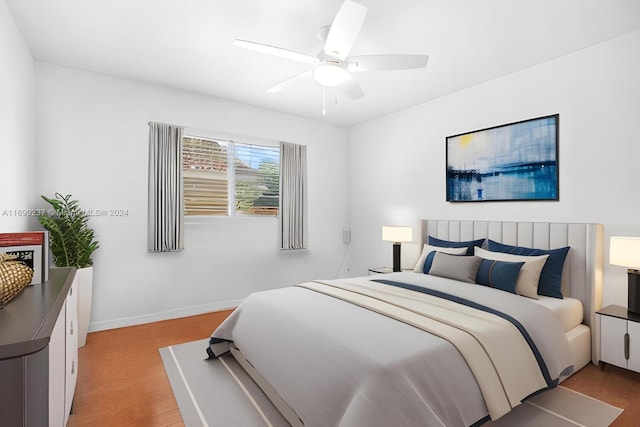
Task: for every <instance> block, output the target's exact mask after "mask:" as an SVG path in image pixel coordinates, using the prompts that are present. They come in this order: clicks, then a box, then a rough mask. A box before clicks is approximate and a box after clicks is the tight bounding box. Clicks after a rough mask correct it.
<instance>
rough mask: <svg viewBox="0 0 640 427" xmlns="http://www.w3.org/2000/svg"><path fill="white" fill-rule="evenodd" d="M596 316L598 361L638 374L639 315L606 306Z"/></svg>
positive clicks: (639, 350) (616, 307) (639, 351)
mask: <svg viewBox="0 0 640 427" xmlns="http://www.w3.org/2000/svg"><path fill="white" fill-rule="evenodd" d="M596 316H597V318H598V322H597V323H598V324H599V325H600V328H599V329H600V330H599V331H598V333H599V334H600V361H601V362H605V363H610V364H612V365H615V366H618V367H620V368H625V369H629V370H632V371H635V372H640V315H638V314H636V313H633V312H630V311H628V310H627V308H626V307H621V306H619V305H608V306H606V307H604V308H602V309H600V310H598V311H597V312H596ZM603 368H604V366H603Z"/></svg>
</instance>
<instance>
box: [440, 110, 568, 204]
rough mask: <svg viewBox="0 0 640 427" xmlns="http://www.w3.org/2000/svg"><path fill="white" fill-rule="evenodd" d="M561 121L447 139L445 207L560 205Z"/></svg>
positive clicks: (550, 118)
mask: <svg viewBox="0 0 640 427" xmlns="http://www.w3.org/2000/svg"><path fill="white" fill-rule="evenodd" d="M558 121H559V115H558V114H555V115H551V116H545V117H539V118H535V119H530V120H524V121H521V122H516V123H510V124H507V125H502V126H496V127H492V128H488V129H482V130H477V131H473V132H468V133H464V134H460V135H454V136H449V137H447V138H446V145H447V147H446V151H447V201H449V202H482V201H499V200H558Z"/></svg>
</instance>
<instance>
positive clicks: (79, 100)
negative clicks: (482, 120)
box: [36, 62, 348, 330]
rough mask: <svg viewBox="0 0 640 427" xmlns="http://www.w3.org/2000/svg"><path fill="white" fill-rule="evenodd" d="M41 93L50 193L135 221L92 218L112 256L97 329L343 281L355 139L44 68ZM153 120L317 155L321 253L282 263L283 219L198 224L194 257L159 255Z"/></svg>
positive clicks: (315, 249) (312, 180)
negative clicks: (152, 208) (150, 243)
mask: <svg viewBox="0 0 640 427" xmlns="http://www.w3.org/2000/svg"><path fill="white" fill-rule="evenodd" d="M212 78H213V77H212ZM36 82H37V91H38V108H37V140H38V144H37V155H38V158H39V162H40V164H41V169H40V171H41V173H40V175H39V178H40V179H39V182H38V191H40V192H41V193H43V194H47V195H53V194H54V193H55V192H61V193H63V194H68V193H70V194H72V195H73V196H74V197H75V198H77V199H78V200H79V201H80V202H81V206H82V207H83V208H85V209H94V210H97V209H126V210H127V211H128V214H127V215H126V216H123V217H97V216H95V217H92V218H91V225H92V226H93V227H94V228H95V229H96V232H97V237H98V240H99V241H100V246H101V247H100V249H99V250H98V251H97V252H96V255H95V259H94V264H95V267H94V294H93V302H94V306H93V310H92V316H91V325H90V330H98V329H106V328H111V327H117V326H122V325H130V324H136V323H143V322H146V321H152V320H156V319H163V318H169V317H177V316H181V315H189V314H194V313H201V312H206V311H211V310H215V309H220V308H224V307H229V306H232V305H234V304H235V303H236V302H237V301H238V300H239V299H241V298H244V297H245V296H247V295H248V294H249V293H250V292H253V291H258V290H262V289H269V288H275V287H281V286H285V285H291V284H293V283H296V282H300V281H305V280H309V279H314V278H319V277H325V278H332V277H335V276H336V275H337V274H338V270H339V266H340V263H341V260H342V258H343V254H344V250H345V245H344V244H343V243H342V228H343V227H344V226H346V225H347V221H348V210H347V209H348V201H347V196H348V192H347V190H348V189H347V178H348V174H347V154H348V141H347V130H346V129H343V128H339V127H335V126H331V125H326V124H322V123H319V122H315V121H312V120H307V119H302V118H298V117H294V116H290V115H285V114H281V113H277V112H273V111H268V110H263V109H260V108H255V107H250V106H247V105H242V104H237V103H233V102H229V101H224V100H220V99H215V98H210V97H205V96H201V95H197V94H192V93H186V92H182V91H177V90H173V89H168V88H162V87H158V86H153V85H148V84H143V83H137V82H133V81H127V80H121V79H116V78H112V77H107V76H103V75H98V74H93V73H88V72H83V71H78V70H72V69H68V68H63V67H59V66H56V65H51V64H46V63H40V62H36ZM148 121H157V122H164V123H172V124H177V125H183V126H186V127H190V128H196V129H203V130H211V131H212V132H213V133H215V131H220V132H224V133H231V134H238V135H246V136H250V137H258V138H265V139H273V140H285V141H289V142H294V143H298V144H305V145H307V147H308V170H309V172H308V179H309V211H310V214H309V223H310V235H309V247H310V249H309V251H306V252H302V253H281V252H279V251H278V250H277V220H276V219H275V218H217V219H215V220H214V221H212V222H210V223H206V224H187V225H186V231H185V250H184V251H182V252H178V253H165V254H150V253H147V247H146V242H147V164H148V126H147V122H148Z"/></svg>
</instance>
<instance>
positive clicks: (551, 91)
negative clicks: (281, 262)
mask: <svg viewBox="0 0 640 427" xmlns="http://www.w3.org/2000/svg"><path fill="white" fill-rule="evenodd" d="M505 54H508V52H505ZM639 76H640V31H636V32H633V33H630V34H628V35H625V36H622V37H619V38H616V39H613V40H610V41H608V42H605V43H602V44H600V45H597V46H594V47H591V48H588V49H585V50H583V51H580V52H577V53H574V54H571V55H567V56H565V57H562V58H559V59H556V60H553V61H550V62H547V63H544V64H542V65H539V66H536V67H533V68H530V69H527V70H524V71H521V72H518V73H515V74H511V75H508V76H505V77H503V78H500V79H496V80H493V81H489V82H486V83H484V84H481V85H478V86H475V87H472V88H470V89H467V90H464V91H461V92H458V93H455V94H452V95H450V96H447V97H443V98H440V99H437V100H434V101H432V102H428V103H425V104H421V105H419V106H416V107H414V108H411V109H408V110H404V111H401V112H398V113H395V114H393V115H389V116H386V117H382V118H379V119H376V120H372V121H370V122H367V123H364V124H361V125H358V126H354V127H353V128H351V129H350V137H349V138H350V164H349V165H350V185H351V190H350V192H351V199H350V200H351V208H350V211H351V227H352V229H353V243H352V247H351V248H350V253H351V254H352V256H351V257H350V265H351V270H352V274H356V275H357V274H365V273H366V268H367V267H372V266H380V265H390V263H391V243H388V242H383V241H381V226H382V225H383V224H399V225H404V224H408V225H414V224H417V220H418V219H419V218H446V219H481V220H531V221H560V222H570V221H574V222H598V223H602V224H604V226H605V240H606V245H605V246H607V247H606V248H605V283H604V304H620V305H624V306H626V283H627V282H626V270H625V269H624V268H623V267H616V266H610V265H609V264H608V239H609V237H610V236H611V235H630V236H640V197H638V173H637V171H638V169H639V166H638V164H639V163H638V162H639V160H640V102H639V100H640V78H639ZM554 113H559V114H560V139H559V150H560V152H559V172H560V201H558V202H491V203H458V204H455V203H447V202H445V137H446V136H448V135H455V134H459V133H463V132H466V131H472V130H476V129H482V128H486V127H490V126H495V125H500V124H505V123H509V122H513V121H518V120H523V119H528V118H533V117H538V116H543V115H548V114H554ZM416 248H417V245H415V244H414V245H411V244H404V245H403V263H404V264H405V265H406V266H410V265H411V264H412V263H413V262H415V258H416V256H417V250H416Z"/></svg>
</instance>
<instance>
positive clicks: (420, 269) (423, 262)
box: [413, 244, 467, 274]
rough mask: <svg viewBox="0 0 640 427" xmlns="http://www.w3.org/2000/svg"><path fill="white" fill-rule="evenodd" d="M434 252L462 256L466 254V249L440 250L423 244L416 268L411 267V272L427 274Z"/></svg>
mask: <svg viewBox="0 0 640 427" xmlns="http://www.w3.org/2000/svg"><path fill="white" fill-rule="evenodd" d="M436 251H439V252H444V253H446V254H452V255H462V254H465V253H467V248H441V247H437V246H430V245H427V244H425V245H424V246H423V247H422V254H421V255H420V258H418V262H416V266H415V267H413V271H414V272H415V273H424V274H427V273H429V270H430V269H431V263H432V262H433V255H435V253H434V252H436ZM427 261H428V262H427Z"/></svg>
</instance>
